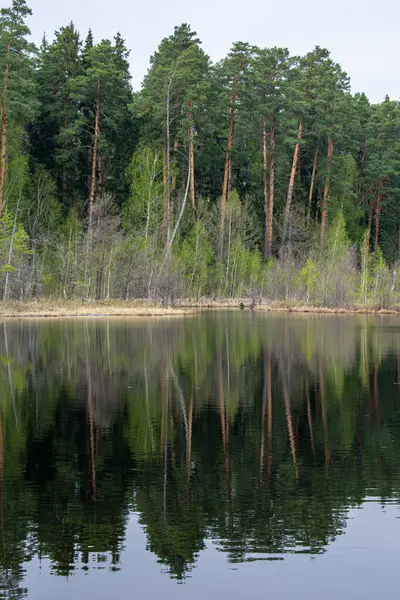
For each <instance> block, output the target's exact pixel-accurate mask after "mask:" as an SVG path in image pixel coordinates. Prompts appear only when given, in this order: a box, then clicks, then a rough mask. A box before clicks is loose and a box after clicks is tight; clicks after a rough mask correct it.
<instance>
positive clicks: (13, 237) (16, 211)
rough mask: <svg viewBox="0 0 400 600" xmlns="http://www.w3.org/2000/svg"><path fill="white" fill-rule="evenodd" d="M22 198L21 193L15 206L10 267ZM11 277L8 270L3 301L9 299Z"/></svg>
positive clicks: (9, 254) (9, 253)
mask: <svg viewBox="0 0 400 600" xmlns="http://www.w3.org/2000/svg"><path fill="white" fill-rule="evenodd" d="M20 200H21V194H20V195H19V197H18V202H17V206H16V208H15V215H14V223H13V228H12V233H11V240H10V248H9V250H8V265H9V266H10V267H11V263H12V259H13V249H14V239H15V232H16V230H17V218H18V212H19V202H20ZM9 278H10V273H9V271H7V273H6V279H5V282H4V294H3V302H5V301H6V300H7V296H8V282H9Z"/></svg>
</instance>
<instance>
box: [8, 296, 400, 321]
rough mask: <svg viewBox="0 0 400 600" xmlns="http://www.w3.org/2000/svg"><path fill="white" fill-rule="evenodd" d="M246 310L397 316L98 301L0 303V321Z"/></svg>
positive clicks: (361, 309) (362, 310) (370, 310)
mask: <svg viewBox="0 0 400 600" xmlns="http://www.w3.org/2000/svg"><path fill="white" fill-rule="evenodd" d="M241 306H243V307H244V309H245V310H249V309H254V310H255V311H256V312H258V313H263V312H279V313H301V314H307V313H308V314H332V315H333V314H378V315H394V314H400V307H398V306H397V307H394V308H392V309H380V308H377V307H365V306H354V307H352V308H329V307H323V306H311V305H295V304H293V305H292V304H290V303H285V302H272V303H270V304H257V305H256V306H254V307H253V306H251V303H250V302H249V300H248V299H243V300H240V299H237V300H220V301H219V300H207V299H202V300H200V301H199V302H193V301H189V300H186V301H185V300H182V301H180V302H177V303H176V304H175V305H174V306H168V307H164V306H157V305H154V304H149V303H146V302H144V301H135V302H130V301H129V302H128V301H122V300H121V301H117V300H115V301H101V302H87V303H84V304H82V302H80V301H78V300H69V301H62V300H38V301H23V302H7V303H1V302H0V318H50V317H57V318H59V317H93V316H99V317H102V316H115V317H117V316H119V317H171V316H185V315H191V314H195V313H198V312H201V311H204V310H221V309H225V310H240V308H241Z"/></svg>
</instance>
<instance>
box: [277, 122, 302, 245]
mask: <svg viewBox="0 0 400 600" xmlns="http://www.w3.org/2000/svg"><path fill="white" fill-rule="evenodd" d="M302 137H303V121H302V120H301V121H300V123H299V130H298V133H297V143H296V146H295V148H294V153H293V163H292V170H291V172H290V180H289V187H288V193H287V197H286V206H285V214H284V217H283V230H282V241H281V252H282V251H283V248H284V245H285V242H286V236H287V230H288V225H289V218H290V210H291V208H292V199H293V189H294V180H295V177H296V171H297V163H298V161H299V154H300V142H301V139H302Z"/></svg>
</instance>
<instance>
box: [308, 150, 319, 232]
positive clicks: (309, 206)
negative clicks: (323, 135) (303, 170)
mask: <svg viewBox="0 0 400 600" xmlns="http://www.w3.org/2000/svg"><path fill="white" fill-rule="evenodd" d="M318 150H319V148H318V145H317V147H316V149H315V154H314V162H313V170H312V174H311V184H310V193H309V194H308V211H307V225H309V224H310V219H311V208H312V200H313V195H314V185H315V176H316V174H317V163H318Z"/></svg>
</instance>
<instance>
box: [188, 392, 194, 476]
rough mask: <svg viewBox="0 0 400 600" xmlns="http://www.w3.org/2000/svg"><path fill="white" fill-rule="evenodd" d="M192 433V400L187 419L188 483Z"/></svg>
mask: <svg viewBox="0 0 400 600" xmlns="http://www.w3.org/2000/svg"><path fill="white" fill-rule="evenodd" d="M192 431H193V398H191V400H190V406H189V418H188V453H187V480H188V483H189V481H190V471H191V463H192Z"/></svg>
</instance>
